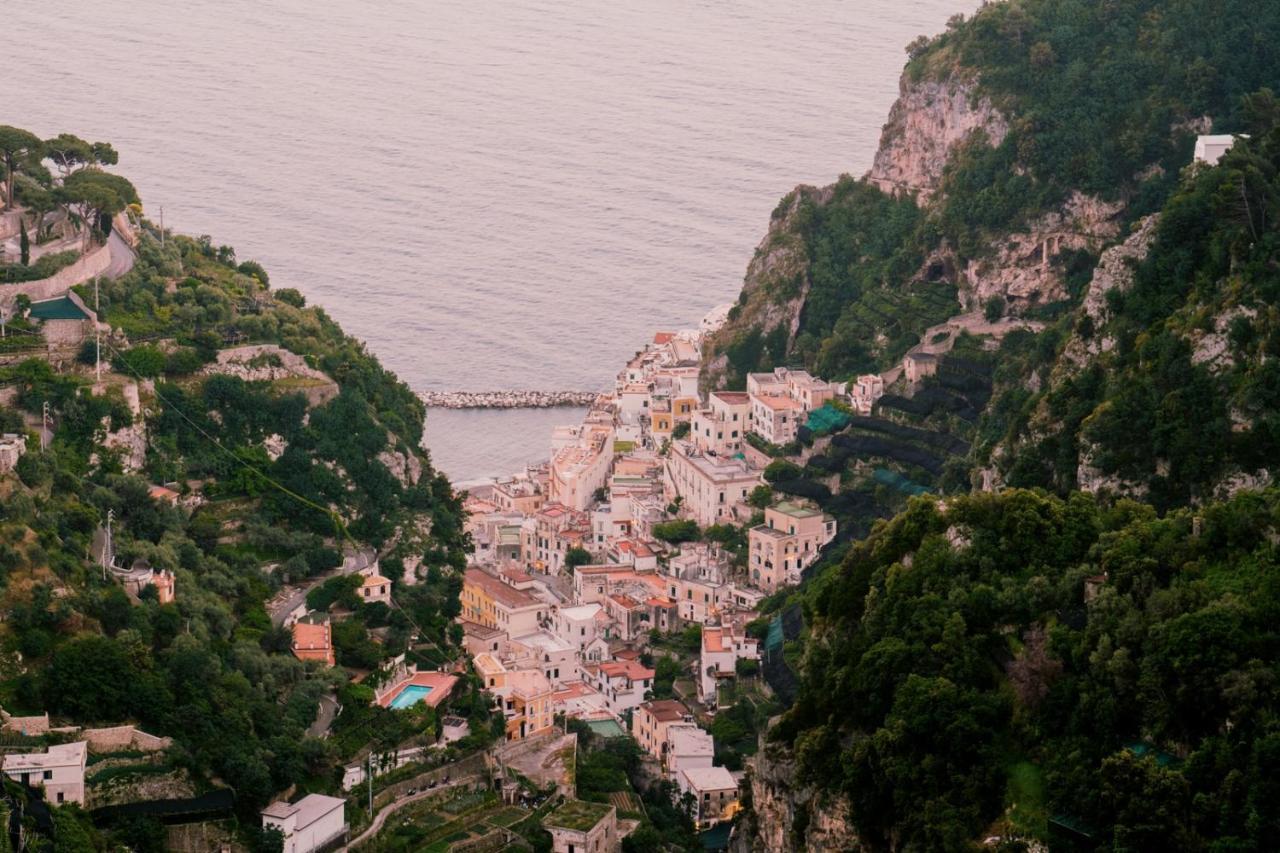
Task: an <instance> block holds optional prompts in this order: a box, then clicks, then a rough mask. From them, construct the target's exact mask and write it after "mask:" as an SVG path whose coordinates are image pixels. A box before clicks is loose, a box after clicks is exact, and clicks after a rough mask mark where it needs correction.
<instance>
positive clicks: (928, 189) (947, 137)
mask: <svg viewBox="0 0 1280 853" xmlns="http://www.w3.org/2000/svg"><path fill="white" fill-rule="evenodd" d="M976 89H977V87H976V85H975V82H974V81H973V80H964V79H961V78H958V77H952V78H950V79H947V80H941V81H939V80H919V81H913V80H911V79H910V78H909V76H908V75H906V74H904V75H903V76H902V82H901V83H900V84H899V95H898V100H897V102H896V103H894V105H893V109H892V110H890V111H889V121H888V123H887V124H885V126H884V130H883V131H882V132H881V134H880V149H879V150H878V151H877V152H876V158H875V161H874V163H873V165H872V166H871V171H870V172H868V173H867V180H869V181H871V182H872V183H874V184H875V185H876V186H878V187H880V189H881V190H882V191H884V192H888V193H894V192H906V193H911V194H914V195H915V196H916V198H917V199H918V200H919V201H920V202H921V203H924V202H926V201H928V200H929V197H930V196H932V195H933V193H934V192H935V191H936V190H937V189H938V183H939V181H940V180H941V179H942V170H943V168H944V167H945V166H946V165H947V159H948V158H949V157H950V156H951V152H952V151H954V150H955V148H956V146H958V145H960V144H962V143H964V142H966V141H968V140H969V139H970V138H972V137H973V136H974V134H975V133H976V134H982V135H985V137H986V140H987V142H988V143H989V144H991V145H993V146H995V145H999V144H1000V143H1001V142H1003V141H1004V138H1005V135H1006V134H1008V132H1009V122H1008V120H1007V119H1006V118H1005V117H1004V116H1003V115H1002V114H1001V113H1000V111H999V110H997V109H996V108H995V106H994V105H992V103H991V101H990V100H988V99H987V98H985V97H978V96H977V95H976V94H975V93H976Z"/></svg>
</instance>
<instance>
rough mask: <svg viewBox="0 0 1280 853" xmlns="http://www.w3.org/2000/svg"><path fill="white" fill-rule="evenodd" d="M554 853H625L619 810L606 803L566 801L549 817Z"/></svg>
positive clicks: (547, 824) (544, 822)
mask: <svg viewBox="0 0 1280 853" xmlns="http://www.w3.org/2000/svg"><path fill="white" fill-rule="evenodd" d="M542 826H543V827H544V828H545V829H546V830H547V832H550V833H551V850H552V853H614V851H616V850H619V849H621V846H622V842H621V840H620V839H619V837H618V810H617V809H616V808H614V807H613V806H611V805H608V804H606V803H589V802H586V801H584V800H566V801H565V802H563V803H562V804H561V805H560V806H559V807H558V808H557V809H556V810H555V811H553V812H552V813H551V814H549V815H547V817H546V818H544V819H543V821H542Z"/></svg>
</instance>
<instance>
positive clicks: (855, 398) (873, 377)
mask: <svg viewBox="0 0 1280 853" xmlns="http://www.w3.org/2000/svg"><path fill="white" fill-rule="evenodd" d="M883 396H884V378H883V377H881V376H880V374H879V373H867V374H865V375H863V376H859V377H858V381H857V382H855V383H853V388H851V389H850V390H849V403H850V405H851V406H853V410H854V411H855V412H857V413H858V414H860V415H869V414H871V407H872V406H874V405H875V404H876V400H879V399H880V398H881V397H883Z"/></svg>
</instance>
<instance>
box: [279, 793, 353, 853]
mask: <svg viewBox="0 0 1280 853" xmlns="http://www.w3.org/2000/svg"><path fill="white" fill-rule="evenodd" d="M346 804H347V801H346V800H344V799H342V798H341V797H326V796H324V795H323V794H307V795H306V796H305V797H303V798H302V799H301V800H298V802H296V803H286V802H284V801H283V800H281V801H279V802H275V803H272V804H271V805H269V806H267V807H266V808H265V809H263V810H262V828H263V829H267V828H269V827H273V828H275V829H278V830H279V831H280V834H281V835H283V836H284V849H283V853H311V851H313V850H319V849H321V848H322V847H324V846H325V845H327V844H330V843H332V842H334V841H336V840H338V839H339V838H341V837H343V836H345V835H346V834H347V820H346V815H345V813H344V809H343V807H344V806H346Z"/></svg>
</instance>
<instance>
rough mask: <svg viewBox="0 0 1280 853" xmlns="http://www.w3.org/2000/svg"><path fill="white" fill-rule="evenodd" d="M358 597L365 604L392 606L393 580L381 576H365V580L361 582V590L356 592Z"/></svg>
mask: <svg viewBox="0 0 1280 853" xmlns="http://www.w3.org/2000/svg"><path fill="white" fill-rule="evenodd" d="M356 595H357V596H359V597H360V601H361V602H363V603H364V604H373V603H374V602H382V603H383V604H390V603H391V580H390V579H389V578H384V577H383V576H382V575H379V574H372V575H364V580H363V581H362V582H361V584H360V588H359V589H358V590H356Z"/></svg>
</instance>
